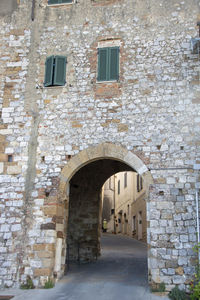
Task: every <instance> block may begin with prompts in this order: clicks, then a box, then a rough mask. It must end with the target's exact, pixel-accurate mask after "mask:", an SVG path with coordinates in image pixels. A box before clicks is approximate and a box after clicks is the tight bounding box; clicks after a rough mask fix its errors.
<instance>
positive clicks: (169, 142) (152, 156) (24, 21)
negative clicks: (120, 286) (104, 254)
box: [0, 0, 200, 289]
mask: <svg viewBox="0 0 200 300" xmlns="http://www.w3.org/2000/svg"><path fill="white" fill-rule="evenodd" d="M63 2H64V1H63ZM68 2H69V1H68ZM6 3H7V4H6ZM199 5H200V4H199V1H197V0H190V1H179V0H169V1H164V0H144V1H139V0H93V1H92V0H84V1H83V0H77V1H72V3H63V4H62V5H48V1H47V0H36V1H32V2H31V1H27V0H7V1H5V0H2V1H1V4H0V7H1V10H0V34H1V42H0V105H1V123H0V141H1V146H0V182H1V187H0V199H1V203H0V209H1V218H0V252H1V255H0V273H1V279H0V285H1V286H9V287H10V286H13V285H18V284H19V283H20V282H23V281H25V280H26V276H27V275H29V276H30V277H31V278H32V279H33V280H34V283H35V284H36V285H41V284H43V282H44V280H46V278H47V277H48V276H54V278H55V279H56V278H60V277H61V276H62V275H63V273H64V269H65V268H66V258H68V257H70V255H71V256H72V257H73V258H75V259H77V255H78V256H79V259H81V260H83V261H85V260H86V261H90V260H93V259H96V258H97V257H98V255H99V254H100V244H99V230H100V228H99V211H100V190H101V187H102V185H103V183H104V182H105V181H106V179H107V178H109V177H110V176H111V175H113V174H114V173H117V172H120V171H132V170H134V171H136V172H138V173H139V174H140V175H141V176H142V177H143V181H144V185H145V189H146V191H147V193H146V205H147V242H148V249H149V250H148V270H149V282H150V283H152V284H157V283H159V282H165V284H166V285H167V288H168V289H171V288H172V287H173V286H174V285H177V284H178V285H180V287H181V288H185V286H187V284H188V281H189V279H190V278H191V275H192V273H193V271H194V266H193V259H194V256H193V251H192V246H193V245H194V244H195V243H196V230H197V228H196V207H195V188H198V186H199V185H198V182H199V174H198V170H195V167H194V166H196V164H198V163H199V159H200V153H199V152H200V150H199V124H200V113H199V105H200V88H199V56H198V54H193V53H192V52H191V48H190V40H191V38H192V37H196V36H197V35H198V28H197V26H196V24H197V21H199V19H200V9H199V8H200V7H199ZM111 46H113V47H117V48H118V49H119V53H118V55H119V78H118V79H117V80H110V81H104V82H103V81H98V78H97V73H98V55H99V51H98V49H100V48H104V47H106V48H109V47H111ZM54 56H63V57H65V58H67V64H66V84H65V85H63V86H50V87H45V86H44V75H45V62H46V59H47V57H54ZM110 78H111V77H110ZM91 183H92V184H91ZM67 249H68V250H67ZM77 253H78V254H77Z"/></svg>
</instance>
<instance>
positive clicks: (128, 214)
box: [127, 204, 129, 215]
mask: <svg viewBox="0 0 200 300" xmlns="http://www.w3.org/2000/svg"><path fill="white" fill-rule="evenodd" d="M127 214H128V215H129V204H128V206H127Z"/></svg>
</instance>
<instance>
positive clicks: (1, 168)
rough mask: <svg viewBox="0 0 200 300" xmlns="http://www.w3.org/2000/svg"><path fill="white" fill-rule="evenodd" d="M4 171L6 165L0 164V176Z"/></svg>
mask: <svg viewBox="0 0 200 300" xmlns="http://www.w3.org/2000/svg"><path fill="white" fill-rule="evenodd" d="M3 169H4V163H3V162H0V174H2V173H3Z"/></svg>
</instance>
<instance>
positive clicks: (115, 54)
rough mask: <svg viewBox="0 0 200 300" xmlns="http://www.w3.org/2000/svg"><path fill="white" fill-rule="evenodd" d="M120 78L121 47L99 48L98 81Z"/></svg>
mask: <svg viewBox="0 0 200 300" xmlns="http://www.w3.org/2000/svg"><path fill="white" fill-rule="evenodd" d="M118 79H119V47H107V48H99V49H98V77H97V80H98V81H115V80H118Z"/></svg>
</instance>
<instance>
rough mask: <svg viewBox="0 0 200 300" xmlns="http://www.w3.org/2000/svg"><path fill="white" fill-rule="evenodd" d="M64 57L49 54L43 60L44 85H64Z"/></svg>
mask: <svg viewBox="0 0 200 300" xmlns="http://www.w3.org/2000/svg"><path fill="white" fill-rule="evenodd" d="M66 62H67V60H66V57H65V56H49V57H47V59H46V62H45V78H44V86H57V85H58V86H59V85H65V82H66V81H65V79H66Z"/></svg>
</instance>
